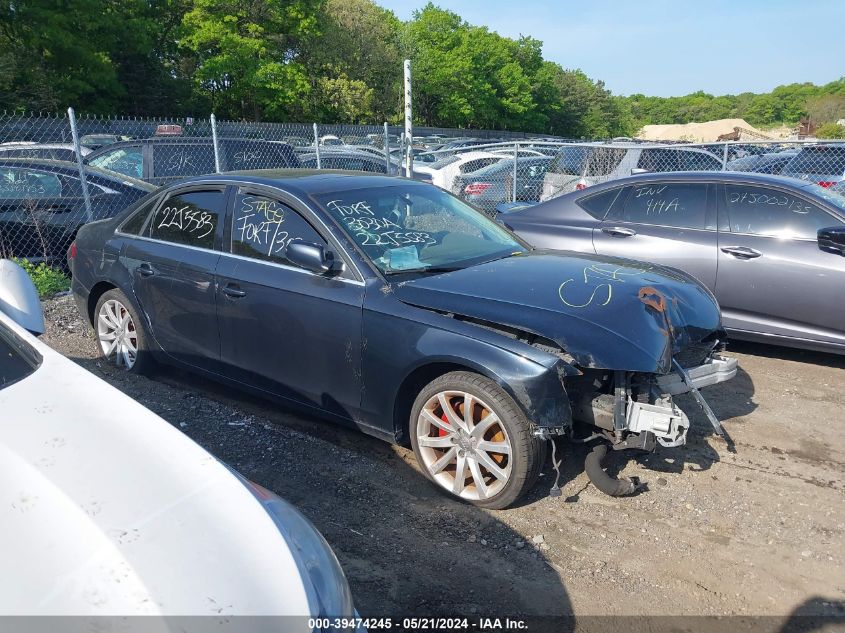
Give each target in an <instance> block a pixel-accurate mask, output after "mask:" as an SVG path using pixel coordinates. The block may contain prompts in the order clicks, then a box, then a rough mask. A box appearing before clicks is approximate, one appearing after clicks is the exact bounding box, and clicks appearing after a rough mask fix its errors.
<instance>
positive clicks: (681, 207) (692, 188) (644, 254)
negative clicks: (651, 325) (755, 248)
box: [593, 180, 717, 290]
mask: <svg viewBox="0 0 845 633" xmlns="http://www.w3.org/2000/svg"><path fill="white" fill-rule="evenodd" d="M626 195H627V198H626V199H625V200H624V202H622V203H621V204H620V203H619V201H617V203H616V204H614V205H613V208H612V209H611V210H610V213H609V214H608V215H607V217H606V218H605V219H604V221H602V223H601V224H599V225H598V226H597V227H596V228H595V229H594V230H593V246H594V247H595V249H596V252H597V253H599V254H600V255H615V256H618V257H629V258H631V259H639V260H643V261H647V262H652V263H655V264H661V265H665V266H674V267H675V268H680V269H681V270H684V271H686V272H688V273H689V274H691V275H693V276H694V277H695V278H696V279H698V280H699V281H701V282H702V283H703V284H704V285H706V286H707V287H708V288H710V289H711V290H712V289H713V288H714V287H715V284H716V239H717V238H716V235H717V233H716V212H715V204H714V201H713V200H712V199H713V198H714V195H712V185H710V184H708V183H706V182H682V181H659V180H657V181H651V182H644V183H642V184H640V185H636V186H632V187H630V190H629V191H628V192H627V194H626Z"/></svg>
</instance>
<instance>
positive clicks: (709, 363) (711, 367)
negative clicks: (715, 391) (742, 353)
mask: <svg viewBox="0 0 845 633" xmlns="http://www.w3.org/2000/svg"><path fill="white" fill-rule="evenodd" d="M736 370H737V360H736V359H735V358H727V357H725V356H719V355H716V354H714V355H713V356H711V357H710V358H709V359H707V360H706V361H705V362H704V363H702V364H701V365H698V366H696V367H690V368H688V369H687V370H686V371H687V375H688V376H689V378H690V381H691V382H692V386H693V387H695V388H696V389H701V388H703V387H709V386H711V385H716V384H719V383H720V382H725V381H726V380H731V379H732V378H734V377H735V376H736ZM657 386H658V387H659V388H660V389H661V391H663V393H667V394H669V395H672V396H676V395H678V394H681V393H687V392H689V391H690V386H689V385H687V384H686V383H685V382H684V379H683V378H682V377H681V375H680V374H679V373H678V372H677V371H674V372H672V373H669V374H665V375H663V376H658V377H657Z"/></svg>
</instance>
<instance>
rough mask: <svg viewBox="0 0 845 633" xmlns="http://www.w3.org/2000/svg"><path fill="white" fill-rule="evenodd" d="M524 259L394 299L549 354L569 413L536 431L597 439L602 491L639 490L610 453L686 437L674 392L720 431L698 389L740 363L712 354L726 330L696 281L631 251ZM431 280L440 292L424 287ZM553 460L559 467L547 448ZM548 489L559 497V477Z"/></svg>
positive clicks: (593, 467) (593, 469)
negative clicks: (637, 258) (612, 465)
mask: <svg viewBox="0 0 845 633" xmlns="http://www.w3.org/2000/svg"><path fill="white" fill-rule="evenodd" d="M520 259H521V261H519V260H514V261H506V262H502V264H501V265H500V266H499V267H498V268H497V270H496V272H497V273H498V275H497V277H498V279H496V281H495V282H494V283H496V286H495V287H493V286H491V287H490V288H489V289H488V288H487V287H486V286H487V284H488V283H489V282H488V280H489V279H491V276H489V275H488V276H484V274H483V273H484V271H483V269H482V270H480V271H478V273H476V275H474V277H475V278H474V279H469V280H463V281H464V283H461V284H460V285H461V286H462V287H463V288H470V289H471V290H469V292H467V291H464V292H463V294H462V296H460V297H458V296H457V295H453V294H452V292H451V290H452V288H450V287H449V285H450V283H451V282H450V280H449V279H447V278H448V277H449V276H445V277H447V278H442V279H439V280H425V281H423V282H422V283H420V284H418V285H417V287H416V288H414V287H406V288H404V289H403V290H404V292H400V293H399V294H400V295H403V296H401V297H400V298H402V299H403V300H405V301H408V302H409V303H413V304H415V305H418V306H421V307H422V306H425V307H428V308H429V309H437V310H438V311H441V313H445V314H448V315H449V316H451V317H453V318H456V319H459V320H461V321H468V322H471V323H474V324H476V325H479V326H481V327H485V328H486V329H492V330H501V332H502V333H503V334H505V335H506V336H509V337H510V338H516V339H518V340H519V341H521V342H523V343H526V344H528V345H531V346H532V347H534V348H535V349H539V350H541V351H544V352H546V353H548V354H550V355H552V356H554V357H556V359H555V361H554V362H555V364H556V365H557V366H559V368H560V367H562V368H563V370H560V371H558V375H559V383H560V385H561V387H562V389H563V391H564V393H565V395H566V398H567V399H568V401H569V405H570V408H571V416H568V418H567V419H562V420H559V421H558V422H557V423H553V422H552V423H550V422H549V421H548V420H543V421H539V420H537V418H536V416H535V420H536V421H537V425H536V428H535V434H536V435H537V436H538V437H541V438H544V439H549V440H551V439H553V438H555V437H559V436H566V437H568V438H569V439H570V440H572V441H575V442H582V443H586V442H590V443H595V444H596V446H595V449H594V450H593V452H592V453H590V454H589V456H588V457H587V462H586V471H587V474H588V476H589V477H590V479H591V481H592V482H593V483H594V484H595V485H596V487H597V488H598V489H600V490H602V491H603V492H606V493H607V494H611V495H614V496H618V495H625V494H631V493H633V492H634V491H635V490H636V489H637V487H638V482H636V481H630V480H617V479H613V478H611V477H610V476H609V475H608V474H607V473H606V472H605V471H604V470H603V468H602V464H601V462H602V460H603V458H604V457H605V455H606V454H607V453H608V451H610V450H614V451H618V450H628V449H636V450H641V451H653V450H655V449H656V448H657V446H662V447H666V448H674V447H678V446H681V445H683V444H685V443H686V439H687V434H688V431H689V428H690V419H689V414H690V413H691V412H686V411H684V410H683V408H682V407H681V406H680V405H679V404H678V402H677V401H676V399H675V397H676V396H679V395H681V394H685V393H689V394H691V395H692V398H693V400H694V401H695V402H697V404H698V406H700V407H701V408H702V410H703V412H704V415H705V417H707V419H708V420H709V421H710V423H711V424H712V425H713V428H714V431H715V432H716V433H717V434H718V435H723V430H722V427H721V424H720V423H719V420H718V419H717V417H716V416H715V414H714V413H713V411H712V410H711V409H710V407H709V405H708V404H707V402H706V401H705V400H704V398H703V397H702V395H701V393H700V392H699V390H700V389H702V388H704V387H707V386H710V385H714V384H717V383H720V382H724V381H726V380H730V379H732V378H733V377H734V376H735V375H736V372H737V363H736V360H735V359H731V358H727V357H724V356H722V355H721V354H720V352H721V351H722V350H723V349H724V346H725V345H724V341H725V336H726V335H725V332H724V329H723V328H722V324H721V314H720V311H719V307H718V304H717V303H716V300H715V298H714V297H713V295H712V294H711V293H710V292H709V291H708V290H707V289H706V288H705V287H704V286H703V285H701V284H700V283H699V282H698V281H697V280H695V279H694V278H692V277H691V276H689V275H687V274H686V273H683V272H681V271H678V270H674V269H668V268H663V267H659V266H653V265H649V264H641V263H638V262H631V261H629V260H610V259H607V258H598V257H596V258H592V257H590V256H584V255H580V254H579V256H578V257H577V258H576V257H573V254H571V253H568V254H565V255H564V254H562V253H555V252H545V253H543V252H539V253H536V252H535V254H533V256H531V257H526V258H524V259H522V258H520ZM564 265H565V266H566V268H567V269H568V271H569V272H568V274H567V276H565V277H564V279H563V281H558V282H557V284H556V287H554V291H555V292H554V294H553V293H552V292H550V290H552V288H551V287H550V286H549V285H547V283H546V280H545V277H546V274H545V273H546V270H547V269H550V268H554V269H555V270H556V272H558V274H559V271H560V270H561V268H562V267H563V266H564ZM479 268H482V267H479ZM511 268H512V270H509V269H511ZM505 273H512V275H513V280H514V283H513V284H512V285H511V284H504V285H503V284H502V277H505V278H508V277H510V276H511V275H510V274H505ZM526 279H530V280H531V282H530V283H526V282H525V280H526ZM557 279H558V280H559V279H560V277H557ZM466 282H468V283H466ZM465 283H466V285H465ZM435 284H436V285H437V287H436V288H435ZM413 285H414V282H412V283H411V284H408V285H407V286H413ZM435 289H436V290H437V293H436V294H435V293H434V292H429V290H431V291H434V290H435ZM455 290H457V287H456V288H455ZM503 295H504V297H503ZM467 306H471V310H470V309H468V308H467ZM529 413H531V412H529ZM552 447H553V451H554V444H552ZM553 463H554V465H555V467H556V468H557V466H558V463H557V462H556V460H555V456H554V455H553ZM552 490H553V494H555V492H556V490H558V489H557V484H556V485H555V487H553V489H552Z"/></svg>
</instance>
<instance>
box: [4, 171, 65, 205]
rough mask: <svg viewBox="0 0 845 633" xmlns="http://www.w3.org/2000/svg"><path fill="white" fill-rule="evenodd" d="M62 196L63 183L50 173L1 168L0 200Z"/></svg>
mask: <svg viewBox="0 0 845 633" xmlns="http://www.w3.org/2000/svg"><path fill="white" fill-rule="evenodd" d="M61 195H62V181H61V179H60V178H59V177H58V176H57V175H56V174H51V173H50V172H46V171H40V170H34V169H23V168H19V167H0V198H6V199H9V198H11V199H13V200H27V199H36V198H58V197H60V196H61Z"/></svg>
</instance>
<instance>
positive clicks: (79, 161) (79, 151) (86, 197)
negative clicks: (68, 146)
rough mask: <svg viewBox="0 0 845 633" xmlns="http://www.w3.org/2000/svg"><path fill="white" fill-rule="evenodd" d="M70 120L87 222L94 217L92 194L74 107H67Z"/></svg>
mask: <svg viewBox="0 0 845 633" xmlns="http://www.w3.org/2000/svg"><path fill="white" fill-rule="evenodd" d="M67 116H68V119H69V120H70V134H71V136H72V137H73V151H74V152H75V153H76V166H77V167H78V168H79V180H80V182H81V183H82V198H83V199H84V200H85V218H86V221H87V222H90V221H91V220H93V219H94V216H93V214H92V213H91V196H90V195H89V194H88V181H87V180H86V179H85V167H84V166H83V164H82V146H80V144H79V132H78V131H77V129H76V113H75V112H74V111H73V108H68V109H67Z"/></svg>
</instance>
